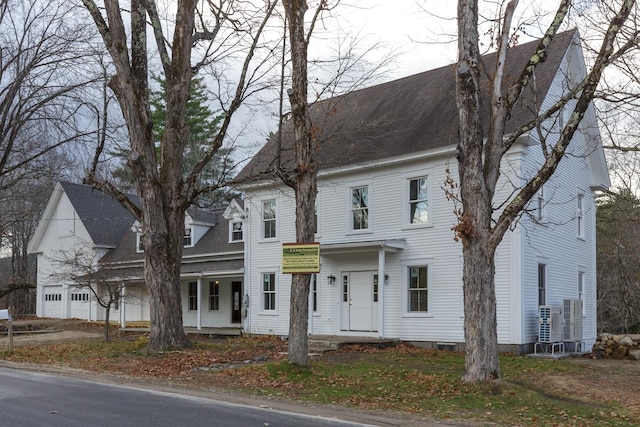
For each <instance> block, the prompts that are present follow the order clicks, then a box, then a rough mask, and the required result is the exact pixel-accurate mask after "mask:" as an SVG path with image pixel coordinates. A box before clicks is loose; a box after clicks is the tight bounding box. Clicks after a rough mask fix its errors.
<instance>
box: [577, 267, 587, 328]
mask: <svg viewBox="0 0 640 427" xmlns="http://www.w3.org/2000/svg"><path fill="white" fill-rule="evenodd" d="M585 270H586V269H582V268H580V269H578V289H577V291H578V299H579V300H580V301H582V317H586V315H587V312H586V304H585V300H584V298H585V287H586V284H587V280H586V278H587V272H586V271H585Z"/></svg>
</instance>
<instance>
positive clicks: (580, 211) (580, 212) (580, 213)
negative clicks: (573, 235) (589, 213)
mask: <svg viewBox="0 0 640 427" xmlns="http://www.w3.org/2000/svg"><path fill="white" fill-rule="evenodd" d="M577 201H578V206H577V210H576V223H577V227H578V237H584V195H582V194H578V197H577Z"/></svg>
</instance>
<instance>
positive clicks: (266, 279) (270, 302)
mask: <svg viewBox="0 0 640 427" xmlns="http://www.w3.org/2000/svg"><path fill="white" fill-rule="evenodd" d="M262 309H263V310H264V311H275V309H276V275H275V273H263V274H262Z"/></svg>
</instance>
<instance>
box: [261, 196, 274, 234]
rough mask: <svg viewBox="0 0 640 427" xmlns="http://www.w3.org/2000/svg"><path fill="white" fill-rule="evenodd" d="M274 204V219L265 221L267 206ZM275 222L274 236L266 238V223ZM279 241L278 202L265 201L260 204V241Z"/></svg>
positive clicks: (272, 200)
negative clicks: (267, 204)
mask: <svg viewBox="0 0 640 427" xmlns="http://www.w3.org/2000/svg"><path fill="white" fill-rule="evenodd" d="M266 203H273V218H267V219H265V209H264V208H265V204H266ZM266 221H269V222H273V236H270V237H266V235H265V234H266V233H265V231H266V229H265V223H266ZM277 239H278V202H277V200H276V199H265V200H262V201H261V202H260V240H266V241H274V240H277Z"/></svg>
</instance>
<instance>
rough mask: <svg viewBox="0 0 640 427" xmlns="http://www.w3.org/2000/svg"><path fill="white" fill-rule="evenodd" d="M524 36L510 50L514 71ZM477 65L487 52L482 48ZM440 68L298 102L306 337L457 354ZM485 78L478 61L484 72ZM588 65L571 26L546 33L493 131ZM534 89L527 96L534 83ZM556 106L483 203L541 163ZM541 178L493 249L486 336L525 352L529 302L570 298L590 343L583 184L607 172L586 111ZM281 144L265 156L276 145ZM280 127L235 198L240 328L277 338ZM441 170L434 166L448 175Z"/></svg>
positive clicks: (454, 256) (285, 156)
mask: <svg viewBox="0 0 640 427" xmlns="http://www.w3.org/2000/svg"><path fill="white" fill-rule="evenodd" d="M536 44H537V42H532V43H526V44H522V45H519V46H517V47H513V48H511V49H510V50H509V53H508V60H507V69H506V73H507V74H506V75H507V78H515V77H517V76H518V75H519V74H520V72H521V70H522V69H523V66H524V64H525V61H526V60H527V59H528V58H529V57H530V55H531V53H532V51H533V49H534V48H535V46H536ZM484 59H485V63H486V65H487V67H489V68H491V66H492V64H493V63H494V62H495V56H494V55H487V56H486V57H484ZM453 67H454V66H453V65H451V66H446V67H442V68H438V69H435V70H431V71H427V72H424V73H421V74H417V75H413V76H410V77H405V78H402V79H399V80H395V81H391V82H388V83H384V84H380V85H377V86H373V87H369V88H367V89H363V90H357V91H354V92H351V93H348V94H346V95H342V96H338V97H335V98H331V99H327V100H323V101H320V102H317V103H315V104H313V105H312V106H311V107H310V111H311V119H312V124H313V126H314V133H315V135H316V154H317V159H318V163H319V165H320V169H319V175H318V194H317V205H316V214H317V226H316V227H317V228H316V237H315V240H316V242H319V243H320V272H319V273H317V274H315V275H314V280H313V289H312V292H311V296H310V302H309V303H310V307H311V310H310V318H309V334H312V335H343V336H370V337H387V338H398V339H400V340H404V341H409V342H422V343H423V344H424V345H427V346H429V345H432V346H433V347H436V346H437V344H446V345H454V346H456V347H458V348H462V347H463V346H462V343H463V342H464V334H463V321H464V310H463V295H462V255H461V252H462V251H461V243H457V242H456V241H454V234H453V231H452V227H453V226H454V225H455V224H456V217H455V216H454V214H453V211H454V208H455V206H454V204H453V202H452V201H449V200H447V198H446V197H445V192H444V190H443V187H444V186H445V181H446V179H447V176H448V174H449V175H450V176H451V177H452V178H453V179H454V180H457V179H458V171H457V162H456V158H455V149H456V144H457V138H458V137H457V132H458V129H457V123H458V111H457V108H456V102H455V86H454V69H453ZM489 72H490V71H489ZM585 72H586V68H585V63H584V60H583V56H582V51H581V48H580V43H579V35H578V34H577V32H576V31H569V32H565V33H562V34H559V35H558V36H557V37H556V38H555V40H554V41H553V42H552V44H551V46H550V48H549V52H548V57H547V58H546V60H545V61H544V62H543V63H541V64H540V65H539V66H538V68H537V69H536V72H535V85H530V87H529V88H528V89H527V91H526V93H525V94H524V98H523V101H522V102H520V103H519V104H518V105H517V106H516V107H515V108H514V110H513V114H512V115H511V118H510V119H509V120H508V123H507V131H509V130H513V129H515V128H516V127H517V126H518V125H520V124H522V123H524V122H525V121H528V120H530V119H531V118H532V117H533V114H535V112H536V111H539V110H540V106H542V107H543V108H544V107H545V106H548V105H550V104H551V103H553V102H554V101H556V100H558V99H559V97H561V96H562V94H563V93H564V92H565V91H566V88H568V87H571V86H572V85H573V84H575V82H577V81H579V80H580V79H581V78H582V77H583V76H584V75H585ZM534 86H535V93H533V91H532V87H534ZM568 114H569V113H568V112H567V111H561V112H560V113H559V114H558V115H557V116H556V117H554V118H553V119H552V120H548V121H547V122H545V123H544V125H543V126H542V128H541V131H540V133H538V132H537V130H534V131H531V132H530V133H528V134H525V135H523V136H522V137H521V138H520V139H519V140H518V142H517V143H516V145H515V146H514V147H513V148H512V149H511V150H510V151H509V152H508V154H507V155H506V157H505V159H504V162H503V165H502V175H501V181H500V185H499V191H498V192H497V195H496V201H495V207H496V209H497V210H498V211H499V206H498V204H499V203H500V201H502V200H504V199H506V198H508V197H509V195H510V194H512V191H513V189H514V188H515V187H518V186H519V185H521V184H522V183H523V182H524V180H525V179H527V177H530V176H531V173H532V171H534V170H535V169H536V167H537V165H539V164H540V162H541V161H542V159H543V157H542V152H541V144H540V135H543V136H544V137H545V138H547V141H548V142H550V143H552V142H553V141H555V140H556V138H557V135H558V129H559V127H560V126H562V124H563V122H564V121H565V120H566V118H567V117H568ZM569 151H570V152H569V154H568V155H567V156H566V158H565V159H563V160H562V162H561V164H560V167H559V168H558V170H557V172H556V174H555V175H554V176H553V177H552V179H551V180H550V181H549V182H548V183H546V184H545V185H544V187H543V189H542V190H541V191H540V192H539V194H538V195H537V197H536V198H535V199H534V200H533V201H532V202H531V204H530V206H529V208H528V211H527V212H526V213H525V214H524V215H523V216H522V218H521V219H520V221H519V223H518V224H517V226H514V228H513V230H512V231H510V232H508V233H507V234H506V236H505V238H504V241H503V242H502V244H501V245H500V247H499V249H498V252H497V255H496V275H495V286H496V295H497V320H498V341H499V344H500V348H501V349H502V350H508V351H515V352H523V351H529V350H531V349H532V348H533V343H535V342H536V340H537V339H538V338H539V331H540V328H539V320H540V319H539V307H540V306H545V305H549V306H561V305H562V304H563V302H564V301H565V300H568V299H573V300H576V299H579V300H581V301H582V303H583V305H582V316H581V317H582V319H581V320H582V339H583V340H584V341H585V342H586V344H587V345H590V344H589V343H592V342H593V341H594V339H595V337H596V270H595V268H596V263H595V253H596V241H595V200H594V195H595V193H596V192H597V191H600V190H603V189H606V188H608V186H609V184H610V182H609V176H608V171H607V167H606V163H605V158H604V153H603V149H602V146H601V140H600V135H599V130H598V127H597V124H596V117H595V112H594V110H593V108H590V109H589V111H588V112H587V114H586V117H585V119H584V120H583V122H582V123H581V125H580V129H579V131H578V132H577V133H576V135H575V138H574V141H572V143H571V146H570V149H569ZM278 153H279V154H278ZM292 159H293V151H292V144H291V127H290V124H289V125H285V127H284V129H283V137H282V145H281V147H280V148H278V144H277V138H273V139H271V140H270V141H268V142H267V144H266V145H265V146H264V147H263V148H262V150H261V151H260V152H259V153H258V154H257V155H256V156H255V157H254V158H253V159H252V160H251V161H250V162H249V163H248V164H247V165H246V166H245V167H244V169H243V170H242V171H241V172H240V174H239V175H238V177H237V182H238V183H239V187H240V189H241V190H242V191H243V192H244V193H245V200H244V207H245V230H244V231H245V240H244V244H245V275H244V283H246V284H247V291H248V293H249V295H250V299H249V307H248V317H247V319H246V322H245V328H246V329H247V330H248V331H249V332H251V333H254V334H276V335H281V336H286V335H287V334H288V327H289V296H290V286H291V276H290V275H288V274H283V273H282V265H281V264H282V245H283V244H285V243H291V242H295V226H294V222H295V214H294V212H295V200H294V196H293V192H292V190H291V189H289V188H288V187H286V186H284V185H283V184H282V183H281V182H280V181H279V180H278V179H277V177H276V175H275V173H274V167H275V165H277V162H278V161H279V162H280V164H281V165H282V166H284V167H285V168H286V167H291V164H292ZM447 171H448V172H447Z"/></svg>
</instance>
